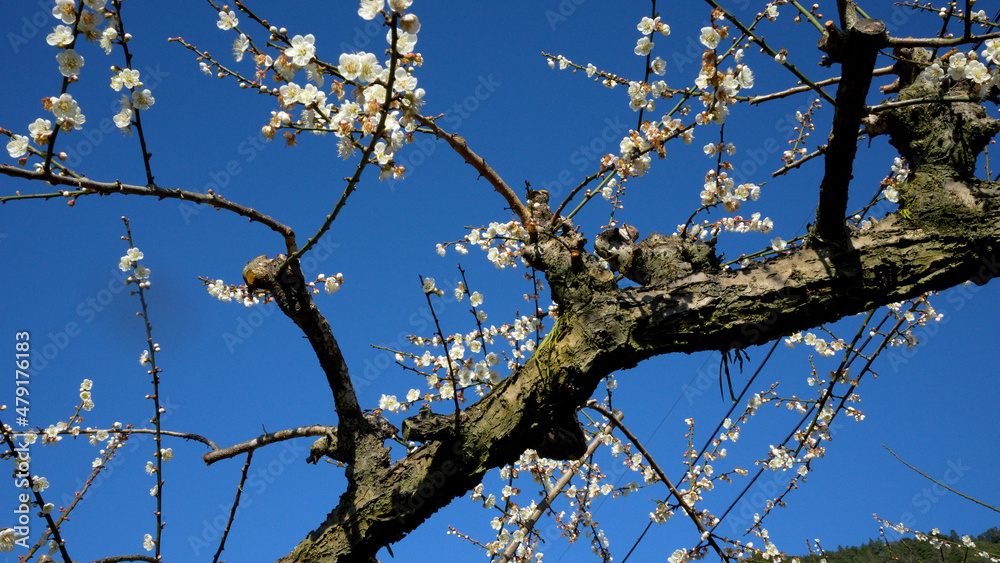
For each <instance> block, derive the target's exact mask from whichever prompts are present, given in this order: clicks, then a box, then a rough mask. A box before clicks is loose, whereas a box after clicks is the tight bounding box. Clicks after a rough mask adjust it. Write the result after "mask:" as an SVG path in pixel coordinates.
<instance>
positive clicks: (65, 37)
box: [45, 25, 73, 47]
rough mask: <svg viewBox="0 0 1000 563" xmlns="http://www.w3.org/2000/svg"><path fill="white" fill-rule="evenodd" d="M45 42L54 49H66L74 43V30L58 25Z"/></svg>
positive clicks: (46, 37)
mask: <svg viewBox="0 0 1000 563" xmlns="http://www.w3.org/2000/svg"><path fill="white" fill-rule="evenodd" d="M45 42H46V43H48V44H49V45H52V46H53V47H66V46H67V45H69V44H70V43H72V42H73V28H71V27H69V26H65V25H57V26H56V27H55V28H53V30H52V33H50V34H48V35H47V36H45Z"/></svg>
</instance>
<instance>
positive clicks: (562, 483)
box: [500, 413, 625, 563]
mask: <svg viewBox="0 0 1000 563" xmlns="http://www.w3.org/2000/svg"><path fill="white" fill-rule="evenodd" d="M624 416H625V415H624V414H623V413H618V415H617V418H618V420H621V419H622V417H624ZM603 441H604V437H603V435H601V434H598V435H597V437H595V438H594V439H593V440H591V441H590V444H588V445H587V453H585V454H583V455H582V456H580V459H578V460H577V461H574V462H572V463H570V464H569V467H567V468H566V471H564V472H563V474H562V476H561V477H559V480H558V481H556V484H555V485H553V486H552V488H551V489H549V491H548V492H547V493H546V494H545V498H543V499H542V500H541V501H540V502H539V503H538V504H537V505H536V506H535V511H534V512H532V513H531V516H530V517H528V519H527V520H524V521H523V522H522V524H521V529H522V530H524V538H525V539H524V541H527V539H528V532H530V531H531V530H532V529H533V528H534V527H535V523H536V522H538V519H539V518H541V517H542V515H543V514H545V510H546V509H547V508H548V507H549V506H550V505H551V504H552V501H554V500H555V499H556V497H558V496H559V495H560V494H561V493H562V491H563V489H565V488H566V485H569V482H570V480H572V479H573V476H574V475H576V472H577V470H578V469H579V468H580V465H581V464H583V462H584V461H585V460H586V459H587V458H589V457H590V456H592V455H594V452H595V451H597V447H598V446H600V445H601V444H602V443H603ZM520 543H521V542H518V541H511V542H510V543H509V544H508V545H507V548H506V549H504V552H503V553H502V554H501V555H500V563H507V562H508V561H510V559H511V557H513V556H514V552H515V551H517V546H518V545H519V544H520Z"/></svg>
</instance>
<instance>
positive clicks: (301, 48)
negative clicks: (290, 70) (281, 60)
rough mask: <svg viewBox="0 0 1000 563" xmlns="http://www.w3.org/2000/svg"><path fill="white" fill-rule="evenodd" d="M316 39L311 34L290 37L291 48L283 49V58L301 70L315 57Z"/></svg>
mask: <svg viewBox="0 0 1000 563" xmlns="http://www.w3.org/2000/svg"><path fill="white" fill-rule="evenodd" d="M315 42H316V38H315V37H313V34H311V33H310V34H308V35H305V36H302V35H296V36H295V37H292V46H291V47H289V48H287V49H285V56H286V57H288V60H289V61H290V62H291V63H292V64H293V65H294V66H296V67H298V68H302V67H304V66H306V65H307V64H309V61H311V60H312V59H313V57H314V56H315V55H316V45H315Z"/></svg>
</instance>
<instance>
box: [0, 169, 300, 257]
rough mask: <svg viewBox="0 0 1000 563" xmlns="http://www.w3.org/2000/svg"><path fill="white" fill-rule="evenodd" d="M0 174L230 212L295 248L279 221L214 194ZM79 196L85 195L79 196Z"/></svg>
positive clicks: (3, 171) (27, 173) (22, 171)
mask: <svg viewBox="0 0 1000 563" xmlns="http://www.w3.org/2000/svg"><path fill="white" fill-rule="evenodd" d="M0 174H4V175H6V176H12V177H15V178H25V179H28V180H40V181H43V182H48V183H49V184H58V185H62V186H70V187H73V188H76V189H78V190H87V191H89V192H93V193H97V194H101V195H107V194H126V195H143V196H153V197H156V198H159V199H181V200H185V201H190V202H192V203H197V204H204V205H211V206H212V207H214V208H216V209H225V210H227V211H232V212H233V213H236V214H237V215H240V216H242V217H246V218H247V219H250V221H251V222H253V221H256V222H258V223H260V224H262V225H264V226H266V227H268V228H270V229H271V230H272V231H274V232H276V233H278V234H280V235H281V236H282V237H284V239H285V246H287V247H288V251H289V252H294V251H295V248H296V244H295V232H294V231H293V230H292V228H291V227H288V226H286V225H284V224H282V223H279V222H278V221H275V220H274V219H272V218H271V217H270V216H268V215H265V214H263V213H261V212H259V211H257V210H255V209H253V208H252V207H245V206H243V205H240V204H238V203H234V202H232V201H229V200H227V199H226V198H224V197H222V196H220V195H218V194H216V193H214V192H209V193H207V194H200V193H196V192H189V191H186V190H181V189H166V188H162V187H157V186H134V185H131V184H123V183H121V182H97V181H95V180H91V179H89V178H67V177H65V176H53V175H51V174H45V173H42V172H33V171H31V170H25V169H23V168H18V167H16V166H10V165H9V164H0ZM55 195H61V194H44V195H38V196H36V197H44V198H51V197H55ZM80 195H84V194H83V193H81V194H80ZM15 198H18V196H3V197H0V203H4V202H6V201H7V200H8V199H15ZM20 199H25V198H24V196H20Z"/></svg>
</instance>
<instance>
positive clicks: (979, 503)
mask: <svg viewBox="0 0 1000 563" xmlns="http://www.w3.org/2000/svg"><path fill="white" fill-rule="evenodd" d="M882 447H883V448H885V449H886V450H888V451H889V453H891V454H892V457H894V458H896V459H898V460H899V462H900V463H902V464H903V465H905V466H907V467H909V468H910V469H912V470H914V471H916V472H917V473H919V474H920V475H922V476H923V477H924V478H925V479H927V480H929V481H931V482H932V483H934V484H936V485H940V486H942V487H944V488H946V489H948V490H949V491H951V492H953V493H955V494H956V495H958V496H960V497H962V498H964V499H966V500H971V501H972V502H974V503H976V504H978V505H980V506H985V507H986V508H989V509H990V510H992V511H994V512H1000V509H997V508H996V507H994V506H990V505H988V504H986V503H985V502H982V501H979V500H976V499H974V498H972V497H970V496H969V495H966V494H963V493H960V492H958V491H956V490H955V489H952V488H951V487H949V486H948V485H945V484H944V483H942V482H941V481H938V480H937V479H935V478H933V477H931V476H929V475H927V474H926V473H924V472H923V471H921V470H919V469H917V468H916V467H913V466H912V465H910V464H909V463H906V462H905V461H903V458H901V457H899V456H898V455H896V452H894V451H892V449H891V448H889V446H887V445H885V444H882Z"/></svg>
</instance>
